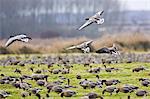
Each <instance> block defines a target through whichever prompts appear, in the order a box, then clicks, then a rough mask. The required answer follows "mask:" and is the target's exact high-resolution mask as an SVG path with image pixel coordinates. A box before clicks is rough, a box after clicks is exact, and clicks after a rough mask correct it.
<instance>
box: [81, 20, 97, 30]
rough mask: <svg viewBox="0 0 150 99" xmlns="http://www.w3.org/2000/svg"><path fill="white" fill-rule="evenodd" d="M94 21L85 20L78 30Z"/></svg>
mask: <svg viewBox="0 0 150 99" xmlns="http://www.w3.org/2000/svg"><path fill="white" fill-rule="evenodd" d="M93 22H94V21H93V20H88V21H86V22H85V23H84V24H83V25H82V26H81V27H80V28H79V29H78V30H82V29H83V28H85V27H87V26H89V25H90V24H92V23H93Z"/></svg>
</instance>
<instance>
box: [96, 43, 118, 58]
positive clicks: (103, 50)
mask: <svg viewBox="0 0 150 99" xmlns="http://www.w3.org/2000/svg"><path fill="white" fill-rule="evenodd" d="M96 53H99V54H100V53H107V54H117V55H120V53H119V51H118V48H117V47H116V46H115V44H113V46H112V47H110V48H107V47H103V48H101V49H99V50H97V51H96Z"/></svg>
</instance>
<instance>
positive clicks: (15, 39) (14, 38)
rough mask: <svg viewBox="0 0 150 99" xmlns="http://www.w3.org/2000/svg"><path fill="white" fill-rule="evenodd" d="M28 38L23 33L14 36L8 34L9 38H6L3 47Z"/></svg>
mask: <svg viewBox="0 0 150 99" xmlns="http://www.w3.org/2000/svg"><path fill="white" fill-rule="evenodd" d="M29 40H31V38H30V37H28V36H27V35H25V34H19V35H16V36H10V38H9V39H8V40H7V42H6V44H5V47H8V46H10V45H11V44H12V43H14V42H15V41H21V42H29Z"/></svg>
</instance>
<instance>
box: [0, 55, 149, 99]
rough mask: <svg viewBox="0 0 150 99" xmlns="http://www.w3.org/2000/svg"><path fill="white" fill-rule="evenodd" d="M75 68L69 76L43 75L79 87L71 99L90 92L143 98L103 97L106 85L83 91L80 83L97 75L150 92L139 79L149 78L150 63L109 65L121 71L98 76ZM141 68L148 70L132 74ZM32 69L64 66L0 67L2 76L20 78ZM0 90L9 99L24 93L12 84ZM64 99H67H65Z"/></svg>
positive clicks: (53, 95)
mask: <svg viewBox="0 0 150 99" xmlns="http://www.w3.org/2000/svg"><path fill="white" fill-rule="evenodd" d="M1 57H3V56H1ZM72 65H73V68H71V71H70V73H69V74H61V73H59V74H51V73H50V72H43V73H42V74H47V75H49V77H48V82H52V81H57V80H59V77H58V76H64V77H66V78H69V79H70V80H71V82H70V85H74V86H77V87H78V88H71V89H70V90H74V91H76V92H77V94H76V95H75V96H73V97H71V99H80V97H83V96H84V95H86V94H87V93H89V92H96V93H97V94H99V95H101V96H103V97H104V99H127V96H128V95H130V96H131V99H141V97H137V96H136V95H135V92H136V91H135V92H133V93H118V94H116V93H113V95H112V96H110V95H109V93H106V94H104V95H102V91H103V89H104V88H105V87H106V86H105V85H103V88H97V87H96V88H94V89H83V88H82V87H81V86H80V85H79V82H80V81H81V80H83V79H85V78H86V79H88V80H92V81H96V80H97V78H96V77H95V76H96V75H99V76H100V79H106V80H107V79H118V80H120V81H121V83H119V84H117V85H115V86H117V87H121V86H123V85H125V84H132V85H135V86H138V87H139V89H143V90H147V91H149V90H150V87H144V86H142V85H141V83H140V82H139V81H138V79H139V78H149V77H150V76H149V75H148V74H149V73H150V71H149V67H150V63H138V62H137V63H120V64H107V67H115V68H119V69H120V70H119V71H113V72H106V71H105V70H102V71H100V73H97V74H93V73H88V72H87V71H86V70H87V69H89V68H90V67H89V66H88V67H84V66H83V65H82V64H72ZM139 66H144V67H146V68H147V70H145V71H140V72H134V73H133V72H132V69H133V68H135V67H139ZM30 67H32V68H34V71H36V70H38V69H39V70H52V69H56V68H59V69H62V68H63V66H57V65H56V64H55V65H54V66H53V67H51V68H49V69H48V67H47V65H40V66H39V67H38V65H37V64H27V65H26V66H23V67H21V66H18V65H11V66H5V67H4V66H0V74H4V75H5V76H17V77H20V76H21V74H22V75H23V74H24V75H32V74H33V72H32V71H31V70H29V68H30ZM92 67H93V68H94V67H101V68H104V67H103V66H102V64H92ZM16 68H17V69H20V70H21V71H22V73H21V74H19V73H14V70H15V69H16ZM77 74H80V75H81V77H82V79H81V80H79V79H76V75H77ZM1 78H2V77H0V79H1ZM25 82H28V83H30V84H32V87H38V88H42V91H41V92H40V94H41V96H42V97H45V96H46V93H47V89H46V88H45V87H41V86H38V85H37V84H36V82H35V81H33V80H25ZM64 84H67V81H64V83H63V85H64ZM0 90H6V91H8V92H10V93H11V95H12V96H9V97H8V98H7V99H20V98H21V95H20V94H21V92H23V90H22V89H16V88H15V87H13V86H12V85H11V84H0ZM49 95H50V99H62V98H61V97H60V94H57V93H55V92H50V93H49ZM36 98H37V97H36V96H34V95H32V96H28V97H26V99H36ZM63 99H66V98H65V97H64V98H63ZM144 99H150V95H148V96H146V97H144Z"/></svg>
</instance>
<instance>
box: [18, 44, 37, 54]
mask: <svg viewBox="0 0 150 99" xmlns="http://www.w3.org/2000/svg"><path fill="white" fill-rule="evenodd" d="M18 51H19V53H20V54H38V53H40V52H38V51H35V50H33V49H31V48H29V47H26V46H23V47H22V48H20V49H19V50H18Z"/></svg>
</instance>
